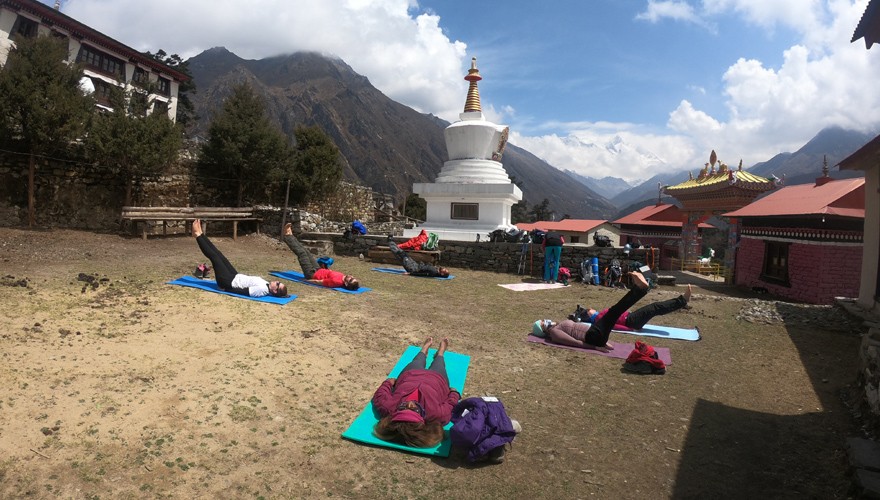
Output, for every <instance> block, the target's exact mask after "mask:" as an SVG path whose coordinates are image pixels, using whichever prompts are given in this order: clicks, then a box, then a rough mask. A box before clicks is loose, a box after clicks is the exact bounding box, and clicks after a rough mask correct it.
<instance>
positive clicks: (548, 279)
mask: <svg viewBox="0 0 880 500" xmlns="http://www.w3.org/2000/svg"><path fill="white" fill-rule="evenodd" d="M564 244H565V238H564V237H563V236H562V235H561V234H559V233H557V232H556V231H550V232H548V233H547V234H545V235H544V243H542V244H541V246H542V248H543V249H544V282H545V283H556V280H557V279H559V259H560V257H561V256H562V245H564Z"/></svg>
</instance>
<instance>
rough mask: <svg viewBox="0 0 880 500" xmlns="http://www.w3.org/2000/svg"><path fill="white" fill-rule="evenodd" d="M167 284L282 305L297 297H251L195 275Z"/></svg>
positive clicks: (182, 277)
mask: <svg viewBox="0 0 880 500" xmlns="http://www.w3.org/2000/svg"><path fill="white" fill-rule="evenodd" d="M167 284H168V285H179V286H188V287H191V288H198V289H200V290H206V291H208V292H214V293H221V294H223V295H229V296H232V297H236V298H239V299H248V300H256V301H257V302H268V303H270V304H278V305H282V306H283V305H284V304H287V303H288V302H290V301H291V300H293V299H295V298H296V295H289V296H287V297H273V296H272V295H266V296H263V297H250V296H248V295H239V294H237V293H232V292H227V291H226V290H221V289H220V287H219V286H217V282H216V281H214V280H206V279H202V278H196V277H195V276H181V277H180V278H177V279H176V280H174V281H169V282H167Z"/></svg>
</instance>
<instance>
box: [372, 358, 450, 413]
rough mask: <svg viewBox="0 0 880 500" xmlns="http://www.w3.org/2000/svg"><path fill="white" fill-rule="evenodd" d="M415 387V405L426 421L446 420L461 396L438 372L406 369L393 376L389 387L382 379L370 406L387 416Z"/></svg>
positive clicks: (387, 381) (387, 382)
mask: <svg viewBox="0 0 880 500" xmlns="http://www.w3.org/2000/svg"><path fill="white" fill-rule="evenodd" d="M416 389H418V390H419V404H421V405H422V408H424V409H425V421H426V422H440V425H446V424H447V423H449V419H450V418H451V417H452V408H453V407H454V406H455V403H458V400H459V399H461V396H460V395H459V394H458V391H456V390H455V389H451V388H450V387H449V384H447V383H446V381H445V380H443V377H441V376H440V374H439V373H437V372H433V371H431V370H406V371H404V372H402V373H401V374H400V376H399V377H398V378H397V382H396V383H395V384H394V385H393V386H392V385H391V380H388V379H386V380H385V381H384V382H382V385H380V386H379V388H378V389H376V393H375V394H373V407H374V408H376V410H377V411H378V412H379V415H381V416H383V417H384V416H386V415H391V414H392V413H394V411H395V410H397V405H399V404H400V402H401V401H402V400H403V398H405V397H406V396H408V395H409V394H411V393H412V392H413V391H415V390H416Z"/></svg>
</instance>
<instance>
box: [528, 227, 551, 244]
mask: <svg viewBox="0 0 880 500" xmlns="http://www.w3.org/2000/svg"><path fill="white" fill-rule="evenodd" d="M545 236H547V233H546V232H544V231H542V230H540V229H532V232H531V233H529V238H530V239H531V240H532V243H538V244H541V243H544V237H545Z"/></svg>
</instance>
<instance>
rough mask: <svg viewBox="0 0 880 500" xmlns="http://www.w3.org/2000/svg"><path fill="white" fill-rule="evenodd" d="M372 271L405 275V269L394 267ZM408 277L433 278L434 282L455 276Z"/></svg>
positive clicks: (416, 275) (417, 276) (375, 268)
mask: <svg viewBox="0 0 880 500" xmlns="http://www.w3.org/2000/svg"><path fill="white" fill-rule="evenodd" d="M372 271H378V272H380V273H389V274H406V269H399V268H396V267H374V268H373V269H372ZM410 276H414V277H416V278H434V279H435V280H451V279H452V278H454V277H455V276H453V275H451V274H450V275H449V276H446V277H440V276H419V275H418V274H411V275H410Z"/></svg>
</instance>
